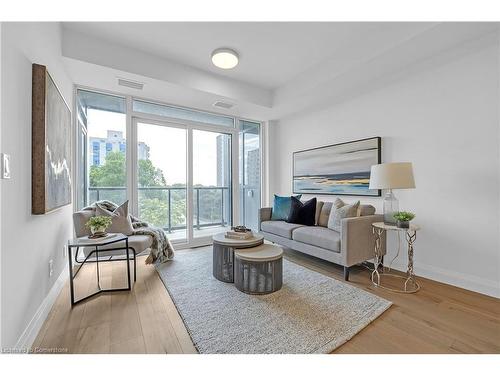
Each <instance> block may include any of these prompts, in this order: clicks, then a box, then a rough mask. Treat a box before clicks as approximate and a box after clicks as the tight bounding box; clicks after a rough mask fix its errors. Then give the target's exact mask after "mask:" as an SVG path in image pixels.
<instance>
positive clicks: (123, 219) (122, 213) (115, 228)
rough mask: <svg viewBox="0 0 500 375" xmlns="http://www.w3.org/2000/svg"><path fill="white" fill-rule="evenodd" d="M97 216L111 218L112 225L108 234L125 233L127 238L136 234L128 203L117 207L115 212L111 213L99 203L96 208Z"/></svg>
mask: <svg viewBox="0 0 500 375" xmlns="http://www.w3.org/2000/svg"><path fill="white" fill-rule="evenodd" d="M95 216H110V217H111V225H110V226H109V227H108V229H106V232H108V233H123V234H125V235H127V236H130V235H132V234H134V227H133V226H132V220H131V219H130V216H129V214H128V201H126V202H125V203H123V204H122V205H121V206H119V207H117V208H116V209H115V210H114V211H113V212H109V211H108V210H106V209H104V208H102V207H101V206H100V205H99V203H97V204H96V207H95Z"/></svg>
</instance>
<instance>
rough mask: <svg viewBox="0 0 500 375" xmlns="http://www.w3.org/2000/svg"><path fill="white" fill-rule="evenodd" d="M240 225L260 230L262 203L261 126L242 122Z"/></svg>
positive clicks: (240, 123)
mask: <svg viewBox="0 0 500 375" xmlns="http://www.w3.org/2000/svg"><path fill="white" fill-rule="evenodd" d="M239 131H240V137H239V138H240V145H239V146H240V206H241V210H240V223H241V224H243V225H245V226H246V227H248V228H252V229H253V230H255V231H257V230H258V214H259V208H260V205H261V202H260V124H259V123H258V122H251V121H245V120H240V121H239Z"/></svg>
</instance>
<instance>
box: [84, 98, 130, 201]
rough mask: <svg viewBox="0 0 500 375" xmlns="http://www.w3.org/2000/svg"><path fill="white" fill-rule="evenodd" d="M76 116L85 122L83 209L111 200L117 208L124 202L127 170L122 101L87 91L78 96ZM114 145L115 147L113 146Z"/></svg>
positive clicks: (124, 120) (123, 102)
mask: <svg viewBox="0 0 500 375" xmlns="http://www.w3.org/2000/svg"><path fill="white" fill-rule="evenodd" d="M77 103H78V107H79V108H78V113H81V114H82V115H83V116H84V117H85V119H86V121H85V124H84V127H85V130H86V135H87V142H88V149H89V150H90V152H89V154H90V155H89V161H88V164H87V165H86V166H85V168H81V170H82V172H81V173H79V174H81V175H80V176H79V179H80V180H84V179H85V180H86V182H85V184H82V183H81V182H79V185H86V186H85V188H84V191H83V192H82V193H81V195H83V199H80V200H81V201H82V204H83V205H89V204H92V203H93V202H95V201H98V200H103V199H106V200H110V201H112V202H115V203H117V204H120V203H123V202H124V201H125V200H126V199H127V184H126V182H127V170H126V155H125V149H123V151H122V148H121V144H123V145H124V146H125V144H126V116H125V99H124V98H120V97H117V96H113V95H105V94H100V93H95V92H90V91H86V90H78V92H77ZM114 145H116V146H114Z"/></svg>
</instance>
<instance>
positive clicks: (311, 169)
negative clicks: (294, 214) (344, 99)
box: [293, 137, 381, 196]
mask: <svg viewBox="0 0 500 375" xmlns="http://www.w3.org/2000/svg"><path fill="white" fill-rule="evenodd" d="M380 143H381V141H380V137H374V138H368V139H362V140H359V141H353V142H346V143H339V144H336V145H330V146H324V147H318V148H314V149H310V150H305V151H298V152H294V154H293V192H294V194H335V195H363V196H380V190H378V189H372V190H370V189H368V186H369V184H370V168H371V166H372V165H374V164H380V155H381V150H380Z"/></svg>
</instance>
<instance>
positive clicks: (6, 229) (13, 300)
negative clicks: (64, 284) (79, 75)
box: [0, 23, 73, 348]
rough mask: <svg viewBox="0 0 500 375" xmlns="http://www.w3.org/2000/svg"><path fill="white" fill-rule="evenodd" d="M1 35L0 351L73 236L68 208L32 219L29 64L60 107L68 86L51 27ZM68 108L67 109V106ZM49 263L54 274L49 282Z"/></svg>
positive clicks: (41, 293) (34, 306) (6, 28)
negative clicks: (4, 156) (6, 167)
mask: <svg viewBox="0 0 500 375" xmlns="http://www.w3.org/2000/svg"><path fill="white" fill-rule="evenodd" d="M2 26H3V28H2V35H1V38H2V43H1V48H2V54H1V62H2V64H1V70H2V72H1V74H2V82H1V91H2V98H1V100H2V102H1V107H2V109H3V111H2V113H1V125H2V128H1V134H2V138H1V151H2V152H4V153H8V154H10V155H11V163H12V178H11V179H10V180H3V181H2V190H1V204H2V211H1V229H0V230H1V233H2V236H1V248H2V254H1V267H2V271H1V276H2V290H1V293H2V296H1V298H2V311H1V324H2V346H3V347H4V348H8V347H13V346H15V345H16V344H17V343H18V340H19V338H20V337H21V335H23V333H24V332H25V330H26V328H27V327H28V326H29V325H30V322H31V323H32V319H33V318H34V316H35V315H36V314H37V312H39V308H40V306H41V305H42V303H43V302H44V299H45V298H46V296H47V295H48V293H49V290H50V289H51V287H52V286H53V284H54V282H55V281H56V279H57V278H58V276H59V275H60V273H61V272H62V270H63V268H64V266H65V264H66V262H67V258H65V257H63V250H62V249H63V246H64V244H65V243H66V242H67V240H68V238H70V237H71V234H72V223H71V213H72V207H71V205H69V206H66V207H63V208H61V209H59V210H57V211H55V212H52V213H49V214H47V215H41V216H33V215H31V65H32V63H38V64H43V65H46V66H47V67H48V70H49V72H50V74H51V75H52V78H53V79H54V81H55V82H56V84H57V85H58V87H59V89H60V90H61V91H62V94H63V96H64V97H65V99H66V101H67V102H68V103H69V104H70V105H71V103H72V99H73V98H72V82H71V80H70V79H69V77H68V75H67V74H66V72H65V70H64V67H63V65H62V58H61V33H60V27H59V24H57V23H4V24H3V25H2ZM71 108H72V107H71ZM49 259H53V260H54V274H53V276H52V277H51V278H49V272H48V270H49V267H48V262H49Z"/></svg>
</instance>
